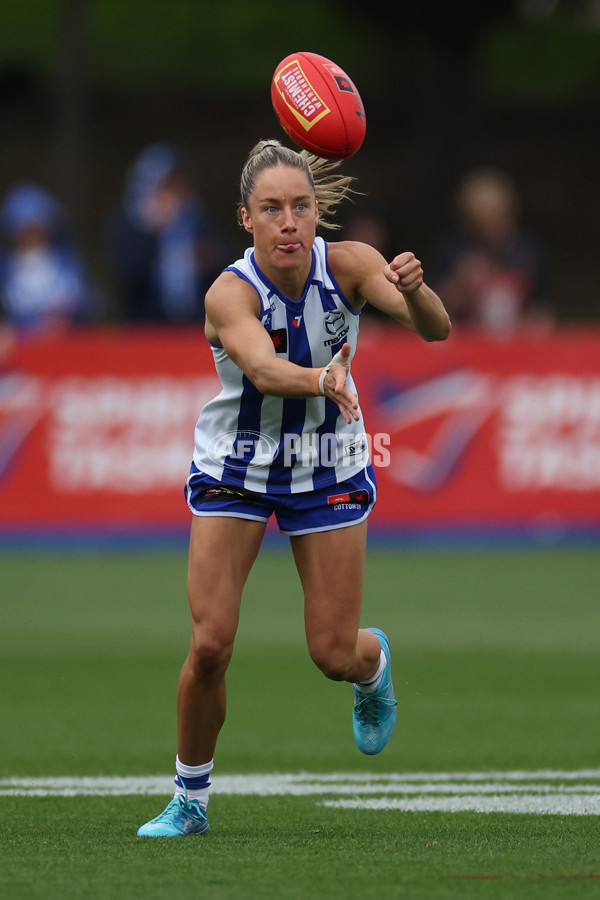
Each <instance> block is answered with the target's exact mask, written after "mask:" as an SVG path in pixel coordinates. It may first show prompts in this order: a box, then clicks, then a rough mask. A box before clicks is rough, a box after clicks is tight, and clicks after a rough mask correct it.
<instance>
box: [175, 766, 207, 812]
mask: <svg viewBox="0 0 600 900" xmlns="http://www.w3.org/2000/svg"><path fill="white" fill-rule="evenodd" d="M213 766H214V759H211V761H210V762H208V763H204V764H203V765H201V766H186V765H185V763H182V762H181V760H180V759H179V757H178V756H177V757H176V758H175V771H176V772H177V774H176V776H175V795H174V796H175V797H183V798H184V799H185V798H187V799H188V800H197V801H198V803H199V804H200V806H203V807H204V808H205V809H206V807H207V806H208V789H209V787H210V778H209V776H210V773H211V771H212V768H213Z"/></svg>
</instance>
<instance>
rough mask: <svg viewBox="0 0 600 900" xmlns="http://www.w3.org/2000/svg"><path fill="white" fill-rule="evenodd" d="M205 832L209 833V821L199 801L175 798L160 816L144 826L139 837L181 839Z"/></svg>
mask: <svg viewBox="0 0 600 900" xmlns="http://www.w3.org/2000/svg"><path fill="white" fill-rule="evenodd" d="M205 831H208V819H207V818H206V810H205V809H204V807H203V806H200V804H199V803H198V801H197V800H184V799H183V797H175V798H174V799H173V800H171V802H170V803H169V805H168V806H167V808H166V809H165V810H163V812H161V814H160V816H157V817H156V818H155V819H151V821H150V822H146V824H145V825H142V827H141V828H140V829H139V831H138V837H179V836H180V835H188V834H204V832H205Z"/></svg>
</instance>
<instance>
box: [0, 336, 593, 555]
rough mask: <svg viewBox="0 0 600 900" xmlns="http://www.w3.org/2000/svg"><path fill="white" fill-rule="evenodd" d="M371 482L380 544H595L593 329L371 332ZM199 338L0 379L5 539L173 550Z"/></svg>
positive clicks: (106, 345) (200, 396) (20, 352)
mask: <svg viewBox="0 0 600 900" xmlns="http://www.w3.org/2000/svg"><path fill="white" fill-rule="evenodd" d="M352 371H353V375H354V378H355V381H356V383H357V385H358V389H359V393H360V400H361V406H362V408H363V412H364V416H365V421H366V425H367V429H368V432H369V434H368V437H369V440H370V443H371V450H372V458H373V461H374V464H375V467H376V474H377V480H378V501H377V505H376V507H375V510H374V512H373V514H372V516H371V519H370V524H371V530H372V531H380V532H392V533H394V534H395V535H405V536H416V537H418V536H425V537H426V536H427V535H432V534H442V535H446V536H456V537H460V535H471V536H485V535H486V534H488V535H492V536H493V535H497V536H502V535H511V534H512V535H517V536H523V537H530V538H534V539H539V540H548V541H554V540H559V539H562V538H564V537H568V536H572V535H586V536H592V537H600V329H585V330H583V329H576V330H567V331H564V332H559V333H557V334H555V335H553V336H551V337H545V338H525V337H523V338H520V339H514V340H510V341H508V340H507V341H499V340H495V339H491V338H483V337H481V336H477V335H453V336H452V337H451V338H450V339H449V340H448V341H447V342H445V343H443V344H427V343H424V342H423V341H422V340H420V339H418V338H416V337H415V336H414V335H411V334H409V333H408V332H406V331H405V330H403V329H399V328H397V327H396V326H394V325H393V324H391V325H389V324H386V325H383V324H382V325H379V324H378V323H376V324H372V323H368V324H365V326H364V327H363V329H362V333H361V342H360V346H359V351H358V353H357V355H356V357H355V359H354V361H353V368H352ZM218 389H219V387H218V380H217V378H216V375H215V373H214V369H213V363H212V355H211V353H210V350H209V348H208V345H207V343H206V341H205V339H204V336H203V333H202V331H201V329H191V330H190V329H188V330H186V331H179V330H172V329H171V330H144V331H132V330H127V329H122V330H121V329H120V330H107V331H104V330H100V331H90V332H82V333H78V334H76V335H72V336H69V337H64V338H54V339H52V340H50V339H47V340H32V341H27V342H24V343H22V344H20V345H18V346H17V347H16V348H15V350H14V352H13V353H12V355H11V357H10V360H9V361H7V362H5V364H4V368H3V369H2V371H0V534H1V535H2V536H3V537H4V538H18V537H19V536H22V537H26V536H27V535H30V534H35V535H40V534H41V535H47V536H50V537H56V536H61V535H67V536H70V537H73V536H81V535H85V534H88V535H89V534H97V535H109V536H110V535H112V536H114V535H119V534H136V535H143V534H146V535H147V534H163V535H165V534H183V533H185V532H187V529H188V527H189V516H190V514H189V511H188V509H187V506H186V504H185V500H184V496H183V485H184V483H185V479H186V477H187V473H188V470H189V464H190V461H191V456H192V450H193V431H194V425H195V422H196V420H197V418H198V414H199V412H200V409H201V407H202V405H203V403H205V402H206V400H208V399H209V398H210V397H212V396H213V395H214V394H215V393H216V392H217V391H218Z"/></svg>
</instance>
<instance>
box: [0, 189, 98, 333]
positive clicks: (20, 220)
mask: <svg viewBox="0 0 600 900" xmlns="http://www.w3.org/2000/svg"><path fill="white" fill-rule="evenodd" d="M0 228H1V230H2V245H1V248H0V310H1V314H0V318H1V319H2V320H3V322H4V324H5V326H7V327H9V328H10V327H12V328H14V329H15V330H16V331H17V333H39V332H46V333H48V332H56V331H62V330H64V329H65V328H68V327H71V326H73V325H78V324H82V323H84V322H87V321H89V319H90V318H91V317H92V313H93V311H94V306H95V303H96V297H95V291H94V289H93V287H92V285H91V283H90V282H89V280H88V277H87V275H86V272H85V268H84V265H83V262H82V260H81V259H80V257H79V255H78V253H77V251H76V249H75V246H74V243H73V240H72V237H71V235H70V233H69V223H68V219H67V215H66V213H65V210H64V209H63V207H62V206H61V205H60V204H59V203H58V202H57V201H56V200H55V199H54V197H52V196H51V195H50V194H49V193H47V192H46V191H45V190H43V189H42V188H41V187H38V186H37V185H35V184H27V183H24V184H17V185H15V186H14V187H13V188H12V189H11V190H10V191H9V192H8V193H7V194H6V196H5V198H4V201H3V203H2V207H1V208H0Z"/></svg>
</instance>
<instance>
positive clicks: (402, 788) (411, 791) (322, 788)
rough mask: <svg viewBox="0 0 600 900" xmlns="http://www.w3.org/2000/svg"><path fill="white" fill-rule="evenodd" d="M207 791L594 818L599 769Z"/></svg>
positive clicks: (6, 786)
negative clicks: (589, 816) (588, 816)
mask: <svg viewBox="0 0 600 900" xmlns="http://www.w3.org/2000/svg"><path fill="white" fill-rule="evenodd" d="M172 791H173V779H172V776H169V775H159V776H150V777H137V778H131V777H129V778H123V777H88V776H86V777H82V778H73V777H56V778H2V779H0V796H13V797H14V796H19V797H81V796H93V797H106V796H125V795H133V794H144V795H162V796H165V797H168V796H169V795H170V794H171V793H172ZM213 793H214V794H215V795H219V794H221V795H240V796H242V795H245V796H262V797H266V796H296V797H300V796H302V797H304V796H314V797H315V798H318V800H317V802H319V803H320V804H321V805H323V806H329V807H335V808H338V809H373V810H401V811H405V812H461V811H473V812H483V813H485V812H511V813H515V812H516V813H534V814H558V815H600V769H580V770H578V771H560V770H559V771H557V770H550V769H542V770H537V771H530V772H526V771H511V772H454V773H452V772H420V773H415V772H411V773H404V774H400V773H393V774H388V775H382V774H369V773H333V774H327V775H314V774H311V773H306V772H305V773H299V774H295V775H292V774H284V773H282V774H274V775H221V776H215V777H214V782H213ZM374 795H376V796H374Z"/></svg>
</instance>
